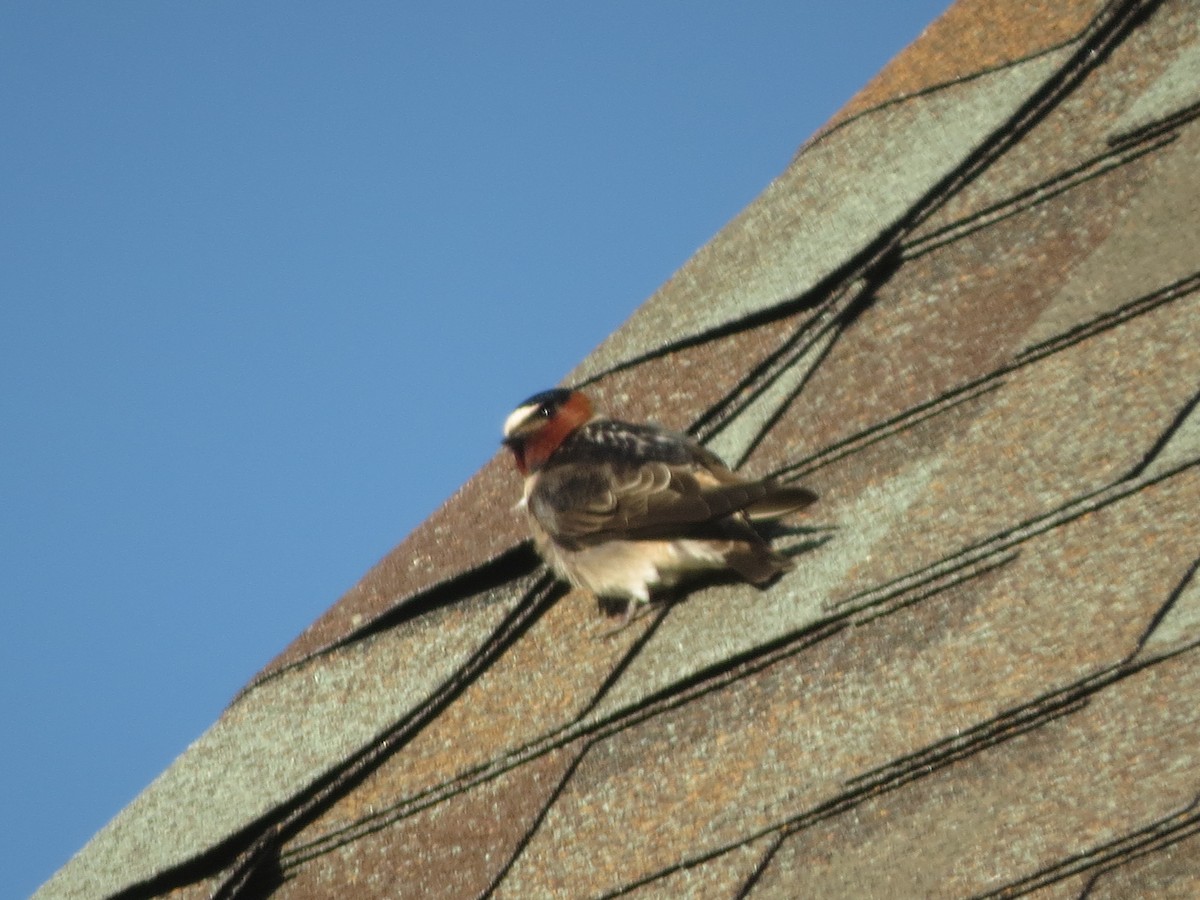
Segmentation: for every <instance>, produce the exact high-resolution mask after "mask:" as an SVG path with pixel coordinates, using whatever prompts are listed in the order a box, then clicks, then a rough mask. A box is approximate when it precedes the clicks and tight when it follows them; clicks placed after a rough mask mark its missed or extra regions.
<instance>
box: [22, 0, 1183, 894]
mask: <svg viewBox="0 0 1200 900" xmlns="http://www.w3.org/2000/svg"><path fill="white" fill-rule="evenodd" d="M1197 13H1198V9H1197V5H1196V3H1194V2H1188V0H1165V2H1149V0H1147V2H1137V0H1127V2H1118V0H1113V2H1102V0H1066V2H1057V3H1047V2H1038V0H1028V2H1019V3H1013V2H999V0H960V2H958V3H957V4H955V5H954V6H953V7H952V8H951V9H950V10H949V11H948V12H947V13H946V14H945V16H943V17H942V18H941V19H939V20H938V21H937V22H936V23H934V24H933V25H932V26H931V27H930V28H929V29H928V30H927V31H926V33H925V34H924V35H923V36H922V37H921V38H920V39H919V40H918V41H917V42H916V43H915V44H914V45H913V46H911V47H910V48H908V49H907V50H906V51H905V52H904V53H902V54H901V55H900V56H899V57H898V58H897V59H896V60H895V61H894V62H893V63H892V64H890V65H889V66H888V67H887V68H886V69H885V70H884V71H883V72H881V73H880V75H879V76H878V77H877V78H876V79H875V80H874V81H873V82H871V84H869V85H868V86H867V87H866V88H865V89H864V90H863V91H862V93H861V94H860V95H859V96H858V97H856V98H854V99H853V100H852V101H851V102H850V103H849V104H848V106H847V107H846V108H845V109H844V110H843V111H842V112H841V113H839V114H838V116H837V117H835V119H834V120H833V121H832V122H831V123H829V125H828V126H826V127H825V128H824V129H823V130H822V131H821V132H820V133H818V134H817V135H816V136H815V137H814V138H813V139H811V140H810V141H809V142H808V143H807V144H805V146H803V147H802V148H801V149H800V151H799V153H798V154H797V155H796V157H795V159H794V160H793V162H792V163H791V165H790V166H789V167H788V169H787V170H786V171H785V172H783V173H782V174H781V175H780V176H779V177H778V178H777V179H776V180H775V181H774V182H773V183H772V184H770V185H769V186H768V187H767V188H766V190H765V191H764V192H763V194H762V195H761V196H760V197H759V198H758V199H757V200H755V201H754V202H753V203H752V204H751V205H750V206H749V207H748V208H747V209H746V210H745V211H743V212H742V213H741V214H740V215H739V216H738V217H737V218H736V219H734V221H732V222H731V223H730V224H729V225H728V226H727V227H726V228H725V229H723V230H722V231H721V232H720V233H719V234H718V235H716V236H715V237H714V238H713V240H712V241H711V242H710V243H709V244H708V245H706V246H705V247H704V248H702V249H701V250H700V251H699V252H698V253H697V254H696V255H695V257H693V259H692V260H690V261H689V262H688V263H687V264H686V265H685V266H684V267H683V268H682V269H681V270H680V271H679V272H678V273H677V274H676V275H675V276H674V277H673V278H672V279H671V280H670V281H669V282H668V283H667V284H666V285H664V286H663V287H662V288H661V289H660V290H659V291H658V292H657V293H656V294H655V295H654V296H652V297H651V298H650V299H649V300H648V301H647V302H646V303H645V304H644V305H643V306H642V307H641V308H640V309H639V310H638V311H637V312H636V313H635V314H634V315H633V316H632V317H631V319H630V320H629V321H628V322H627V323H625V324H624V325H623V326H622V327H621V328H620V329H619V330H618V331H617V332H615V333H614V334H613V335H612V336H611V337H610V338H609V339H608V340H607V341H606V342H605V343H604V344H603V345H602V346H601V347H600V348H598V349H597V351H596V352H595V353H593V354H592V355H591V356H589V357H588V358H587V359H585V360H584V361H583V362H582V363H581V364H580V366H579V368H578V369H577V370H576V371H575V372H574V373H573V374H572V376H571V378H570V379H569V380H570V382H571V383H573V384H577V385H583V384H586V385H588V386H589V389H590V391H591V393H592V394H593V395H594V396H595V397H596V398H597V400H598V403H599V405H600V406H602V407H604V408H606V409H608V410H609V411H611V412H613V413H615V414H619V415H620V416H621V417H622V418H630V419H641V418H648V419H655V420H657V421H660V422H662V423H663V424H665V425H668V426H671V427H678V428H686V429H690V430H691V431H692V432H693V433H695V434H696V435H698V436H699V437H700V438H701V439H703V440H704V441H705V442H706V443H707V444H708V445H709V446H710V447H712V448H713V449H714V450H716V451H717V452H719V453H720V454H721V455H722V456H724V457H725V458H726V459H727V460H728V461H729V462H730V463H731V464H735V465H738V466H743V467H744V468H745V469H746V470H747V471H750V472H753V473H756V474H767V473H773V474H776V475H778V476H780V477H781V478H784V479H786V480H795V481H798V482H799V483H802V484H804V485H805V486H807V487H810V488H812V489H814V490H815V491H817V492H818V493H819V494H820V495H821V500H820V502H819V503H818V504H817V506H815V507H814V512H813V513H812V516H811V517H810V518H809V519H807V520H805V522H804V527H799V528H796V529H793V530H792V531H791V532H790V533H789V534H787V535H784V536H783V537H782V538H781V539H780V540H779V541H778V542H777V543H778V544H779V545H781V546H783V547H784V548H785V549H786V550H788V551H789V552H791V553H793V554H794V555H795V556H796V559H797V563H798V564H797V566H796V569H795V570H794V571H793V572H791V573H789V574H788V575H786V576H785V577H784V578H782V579H781V580H780V581H778V582H777V583H776V584H775V585H773V586H772V587H771V588H770V589H769V590H766V591H759V590H756V589H754V588H752V587H749V586H746V585H740V584H711V585H707V586H704V587H702V588H700V589H697V590H695V591H693V592H691V593H689V594H688V595H687V596H686V597H684V598H682V599H681V600H680V601H679V602H677V603H674V604H671V605H669V606H665V607H655V609H654V612H653V614H649V615H644V616H642V617H641V618H639V619H637V620H636V621H635V622H634V623H633V625H631V626H630V627H629V628H627V629H625V630H624V631H621V632H619V633H617V634H616V635H614V636H611V637H608V638H604V637H601V636H600V634H601V632H602V631H603V628H604V623H603V622H602V621H601V620H600V619H599V618H598V616H597V611H596V604H595V601H594V599H592V598H590V597H587V596H584V595H582V594H580V593H578V592H575V591H567V590H565V589H564V588H562V587H561V586H559V585H557V584H555V583H554V582H553V581H552V579H551V578H550V577H549V576H548V574H547V573H546V571H545V570H544V568H543V567H542V566H541V565H540V564H539V562H538V561H537V558H536V556H535V555H534V554H533V551H532V550H531V549H530V547H529V545H528V542H527V541H526V539H525V534H524V532H523V530H522V525H521V522H520V520H519V519H518V518H517V517H516V516H514V515H513V514H512V512H511V506H512V502H513V500H514V498H515V497H516V496H518V494H519V490H520V484H519V478H518V476H517V475H516V473H515V472H513V471H511V466H510V465H509V464H508V463H507V461H504V460H499V459H496V460H493V461H492V462H490V463H489V464H488V465H487V466H485V467H484V468H483V469H482V470H481V471H480V472H479V473H478V474H477V475H476V476H475V477H474V478H473V479H471V480H470V481H469V482H468V483H467V484H466V485H465V486H464V487H463V488H462V489H461V490H460V491H459V492H458V493H457V494H455V495H454V496H453V497H451V498H450V499H449V500H448V501H447V502H446V504H445V505H444V506H443V507H442V508H441V509H440V510H439V511H438V512H437V513H435V514H434V515H433V516H432V517H431V518H430V519H429V520H427V521H426V522H425V523H424V524H423V525H422V526H421V527H420V528H418V529H417V531H416V532H414V533H413V534H412V535H411V536H410V537H409V538H408V539H407V540H405V541H404V542H403V543H402V544H401V545H400V546H398V547H397V548H396V549H395V550H393V551H392V552H391V553H390V554H388V556H387V557H386V558H385V559H384V560H382V561H381V562H380V563H379V564H378V565H377V566H376V567H375V568H374V569H372V570H371V571H370V572H369V573H367V575H366V576H365V577H364V578H363V580H362V582H361V583H360V584H359V585H358V586H356V587H355V588H354V589H353V590H352V591H351V592H350V593H349V594H347V595H346V596H345V597H344V598H342V599H341V600H340V601H339V602H338V603H336V604H335V605H334V606H333V607H332V608H330V609H329V610H328V611H327V612H326V613H325V614H324V615H323V616H322V617H321V618H320V619H319V620H317V621H316V622H315V623H313V625H312V626H311V627H310V628H309V629H308V630H306V631H305V632H304V633H303V634H301V635H300V636H299V637H298V638H297V639H296V640H295V642H294V643H293V644H292V645H291V646H290V647H288V648H287V650H286V651H285V652H284V653H283V654H281V655H280V657H279V658H277V659H276V660H274V661H273V662H272V663H271V664H270V665H269V666H268V667H267V668H266V669H265V670H264V671H263V672H262V673H260V674H259V676H258V677H256V679H255V680H254V681H253V682H252V683H251V684H250V685H248V686H247V688H246V689H245V690H244V691H243V692H242V693H241V694H240V695H239V697H238V698H237V699H236V700H235V701H234V702H233V704H231V706H230V707H229V708H228V709H227V710H226V711H225V713H224V714H223V715H222V716H221V718H220V719H219V720H218V721H217V722H216V723H215V724H214V725H213V726H212V727H211V728H210V729H209V730H208V731H207V732H206V733H205V734H204V735H203V736H202V737H200V738H199V739H198V740H197V741H196V742H195V743H194V744H193V745H192V746H191V747H190V748H189V749H188V750H187V751H186V752H185V753H184V754H183V755H182V756H181V757H180V758H179V759H178V760H176V761H175V763H174V764H173V765H172V766H171V767H170V768H168V769H167V771H165V772H164V773H163V774H162V775H161V776H160V777H159V778H158V779H157V780H155V781H154V782H153V783H152V784H151V785H150V786H149V787H148V788H146V790H145V791H144V792H143V793H142V794H141V795H140V796H139V797H137V798H136V799H135V800H134V801H133V803H131V804H130V805H129V806H128V807H127V808H126V809H125V810H123V811H122V812H121V813H120V814H119V815H118V816H117V817H116V818H115V819H114V820H113V821H112V822H111V823H110V824H109V825H108V826H106V827H105V828H104V829H103V830H102V831H100V832H99V833H98V834H97V835H96V836H95V837H94V838H93V839H92V840H91V841H90V842H89V843H88V844H87V845H86V846H85V847H84V848H83V849H82V850H81V851H80V852H79V854H77V855H76V857H74V858H73V859H72V860H71V861H70V862H69V863H68V864H67V865H66V866H65V867H64V868H63V869H62V870H61V871H60V872H58V873H57V874H56V875H55V876H54V878H53V879H52V880H51V881H50V882H48V883H47V884H46V885H45V886H44V887H43V889H42V890H41V891H40V892H39V895H38V896H40V897H47V898H49V897H92V896H101V895H105V896H112V895H116V896H128V897H134V896H157V895H165V894H168V893H170V894H171V896H173V897H184V898H186V897H192V896H197V897H199V896H208V895H209V894H210V893H213V892H215V893H216V894H217V895H218V896H225V897H233V896H258V895H261V894H263V893H265V892H267V891H268V890H273V891H274V893H273V894H272V896H275V897H280V898H308V897H324V896H330V895H337V894H339V893H345V892H352V893H353V895H354V896H361V897H368V896H395V895H397V894H400V895H404V894H410V893H411V894H430V895H439V896H448V897H465V896H478V895H481V894H490V895H493V896H497V897H530V896H552V895H557V896H613V895H618V894H619V895H622V896H636V897H672V896H680V895H685V894H686V895H693V894H694V895H703V896H751V897H756V898H757V897H770V896H856V897H857V896H898V895H900V896H903V895H910V896H916V895H927V894H930V893H938V894H951V895H966V894H972V895H988V896H992V895H998V896H1013V895H1016V894H1021V893H1025V892H1028V891H1031V890H1033V889H1036V888H1043V889H1044V891H1045V892H1044V894H1043V895H1042V896H1067V895H1070V896H1078V895H1080V894H1081V893H1083V892H1085V891H1088V892H1090V893H1089V895H1090V896H1110V895H1111V896H1129V895H1144V894H1147V893H1153V892H1164V891H1167V890H1173V891H1174V892H1175V895H1177V896H1184V895H1195V894H1200V838H1198V837H1197V834H1198V833H1200V827H1198V826H1200V703H1197V698H1198V697H1200V578H1198V577H1197V568H1198V567H1200V556H1198V553H1200V551H1198V549H1197V548H1198V547H1200V540H1198V538H1200V518H1198V517H1197V515H1196V510H1197V509H1198V508H1200V466H1197V462H1198V461H1200V412H1197V404H1198V402H1200V393H1198V389H1200V341H1198V340H1197V335H1198V333H1200V330H1198V327H1197V325H1198V323H1200V251H1198V250H1197V242H1196V239H1195V236H1196V235H1197V234H1200V174H1198V173H1200V166H1198V165H1197V163H1198V161H1200V121H1197V118H1198V114H1200V15H1198V14H1197ZM533 387H537V386H533ZM481 510H482V511H484V512H483V514H481V513H480V511H481Z"/></svg>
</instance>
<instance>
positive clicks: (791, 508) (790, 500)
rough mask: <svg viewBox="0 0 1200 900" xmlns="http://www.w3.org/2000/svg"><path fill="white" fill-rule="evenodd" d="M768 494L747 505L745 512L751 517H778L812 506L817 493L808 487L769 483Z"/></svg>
mask: <svg viewBox="0 0 1200 900" xmlns="http://www.w3.org/2000/svg"><path fill="white" fill-rule="evenodd" d="M766 487H767V494H766V496H765V497H763V498H762V499H761V500H756V501H755V502H754V503H751V504H750V505H749V506H747V507H746V508H745V509H744V510H743V512H744V513H745V514H746V515H747V516H748V517H749V518H750V519H752V520H753V519H778V518H780V517H782V516H787V515H791V514H792V513H794V512H799V511H800V510H802V509H804V508H805V507H807V506H811V505H812V504H813V503H815V502H816V500H817V495H816V494H814V493H813V492H812V491H810V490H808V489H807V488H802V487H795V486H792V485H782V484H774V483H768V484H767V485H766Z"/></svg>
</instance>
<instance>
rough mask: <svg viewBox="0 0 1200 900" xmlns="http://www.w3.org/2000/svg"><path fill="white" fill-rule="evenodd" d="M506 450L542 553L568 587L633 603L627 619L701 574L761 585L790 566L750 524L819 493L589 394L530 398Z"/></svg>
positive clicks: (514, 421) (509, 429)
mask: <svg viewBox="0 0 1200 900" xmlns="http://www.w3.org/2000/svg"><path fill="white" fill-rule="evenodd" d="M503 434H504V436H503V440H502V443H503V444H504V446H506V447H507V448H508V449H509V450H510V451H511V452H512V455H513V459H514V461H515V463H516V467H517V470H518V471H519V472H520V474H521V475H523V476H524V479H525V482H524V491H523V495H522V498H521V500H520V502H519V503H518V504H517V507H518V508H521V509H523V510H524V512H525V514H526V516H527V518H528V525H529V529H530V532H531V535H532V538H533V542H534V545H535V547H536V548H537V551H538V553H539V554H540V556H541V557H542V559H543V560H545V562H546V563H547V564H548V565H549V566H550V568H551V569H552V570H553V571H554V572H555V573H556V574H557V575H558V577H559V578H561V579H562V580H564V581H567V582H569V583H570V584H572V585H574V586H575V587H577V588H582V589H584V590H586V591H590V592H591V593H592V594H594V595H595V596H596V597H597V598H599V599H601V601H602V602H603V601H620V600H624V601H625V602H626V606H625V612H624V616H623V617H622V620H621V623H620V624H619V625H618V626H617V628H616V629H614V630H619V629H620V628H623V627H624V626H625V625H627V624H628V623H629V622H630V621H631V620H632V617H633V615H634V612H635V610H637V609H639V608H641V606H642V605H645V604H649V603H650V602H651V596H652V592H655V591H656V590H657V589H659V588H664V589H666V588H672V587H675V586H676V585H678V584H679V583H680V582H682V581H684V580H686V579H688V578H689V577H691V576H693V575H696V574H699V573H704V572H710V573H713V572H725V573H730V572H732V573H733V574H735V575H737V576H738V577H740V578H741V579H742V580H744V581H746V582H749V583H751V584H754V585H758V586H763V585H766V584H768V583H770V582H771V581H773V580H774V579H775V578H776V577H777V576H778V575H780V574H781V573H782V572H784V571H787V570H788V569H790V568H791V567H792V563H791V560H789V559H788V558H787V557H786V556H783V555H782V554H780V553H777V552H776V551H774V550H772V549H771V547H770V545H769V544H768V543H767V541H766V540H764V538H763V537H762V536H761V535H760V534H759V532H758V531H757V530H756V529H755V527H754V525H753V522H755V521H759V520H771V519H776V518H779V517H781V516H784V515H788V514H790V513H793V512H798V511H800V510H802V509H804V508H805V507H807V506H809V505H810V504H811V503H813V502H814V501H815V500H816V499H817V495H816V494H814V493H813V492H812V491H809V490H807V489H805V488H802V487H798V486H789V485H782V484H779V483H777V482H776V481H773V480H771V479H769V478H764V479H752V478H746V477H743V476H741V475H738V474H737V473H735V472H733V471H731V470H730V469H729V467H728V466H726V465H725V463H724V462H723V461H722V460H721V458H720V457H718V456H717V455H716V454H715V453H713V452H712V451H710V450H708V449H706V448H705V447H704V446H703V445H701V444H700V443H699V442H698V441H696V440H695V439H694V438H692V437H690V436H688V435H686V434H683V433H681V432H677V431H670V430H668V429H666V428H662V427H660V426H658V425H655V424H651V423H632V422H624V421H620V420H618V419H611V418H608V417H606V416H603V415H600V414H597V413H596V411H595V409H594V407H593V404H592V401H591V399H590V398H589V397H588V396H587V394H585V393H583V392H582V391H580V390H576V389H570V388H555V389H553V390H548V391H542V392H541V393H538V394H534V395H533V396H532V397H530V398H529V399H527V400H525V401H524V402H522V403H521V404H520V405H519V406H517V408H516V409H515V410H513V412H512V413H511V414H510V415H509V416H508V418H507V419H506V420H505V422H504V430H503Z"/></svg>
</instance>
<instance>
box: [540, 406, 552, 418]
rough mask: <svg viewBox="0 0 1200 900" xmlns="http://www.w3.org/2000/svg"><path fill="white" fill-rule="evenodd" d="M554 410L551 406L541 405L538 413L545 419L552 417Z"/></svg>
mask: <svg viewBox="0 0 1200 900" xmlns="http://www.w3.org/2000/svg"><path fill="white" fill-rule="evenodd" d="M552 412H553V410H551V409H550V407H549V406H539V407H538V415H539V416H541V417H542V418H543V419H548V418H550V415H551V413H552Z"/></svg>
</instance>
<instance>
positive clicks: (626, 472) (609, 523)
mask: <svg viewBox="0 0 1200 900" xmlns="http://www.w3.org/2000/svg"><path fill="white" fill-rule="evenodd" d="M778 490H795V491H798V490H800V489H781V488H778V487H777V486H775V485H773V484H771V483H770V482H763V481H747V480H744V479H741V478H737V477H736V476H734V477H733V478H729V477H721V478H720V479H718V478H717V477H714V474H713V473H712V472H710V471H709V470H708V469H707V468H705V467H704V466H702V465H697V464H694V463H693V464H676V465H671V464H669V463H665V462H658V461H653V462H642V463H641V464H639V465H629V466H623V465H612V464H599V463H591V464H567V465H559V466H551V467H547V469H545V470H543V471H542V472H541V473H540V474H539V476H538V483H537V486H536V488H535V489H534V490H533V492H532V494H531V496H530V498H529V507H530V511H531V512H532V513H533V515H534V516H535V517H536V518H537V519H538V521H539V522H540V523H541V525H542V527H543V528H545V529H546V531H547V532H548V533H549V534H550V535H551V536H552V537H553V538H554V539H555V540H557V541H558V542H559V543H562V544H566V545H568V546H587V545H589V544H595V543H599V542H601V541H606V540H612V539H614V538H627V539H632V538H663V537H681V536H684V535H690V534H691V533H692V531H693V529H694V527H695V526H702V525H703V524H704V523H708V522H713V521H715V520H717V519H721V518H723V517H725V516H728V515H731V514H733V513H735V512H738V511H739V510H742V509H746V508H747V507H753V506H754V505H756V504H764V503H766V502H767V501H768V500H769V499H770V498H771V497H772V495H773V493H774V492H776V491H778ZM804 494H805V495H806V497H805V498H799V497H797V498H793V499H801V500H803V501H804V502H802V503H800V504H799V505H807V503H808V502H811V499H808V498H811V496H812V495H809V494H808V493H807V492H804ZM776 505H778V504H776ZM784 505H786V504H784ZM791 506H792V508H797V504H796V503H792V504H791Z"/></svg>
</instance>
